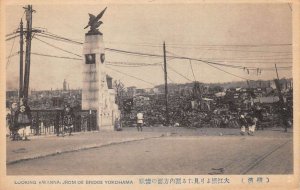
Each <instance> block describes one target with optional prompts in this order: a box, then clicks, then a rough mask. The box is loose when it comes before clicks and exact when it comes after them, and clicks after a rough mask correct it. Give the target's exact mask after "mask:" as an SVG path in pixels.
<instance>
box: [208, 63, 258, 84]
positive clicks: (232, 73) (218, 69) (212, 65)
mask: <svg viewBox="0 0 300 190" xmlns="http://www.w3.org/2000/svg"><path fill="white" fill-rule="evenodd" d="M204 63H206V62H204ZM206 64H207V65H209V66H211V67H213V68H216V69H218V70H220V71H222V72H224V73H227V74H229V75H232V76H235V77H237V78H240V79H244V80H249V81H253V80H252V79H247V78H244V77H241V76H239V75H236V74H233V73H230V72H228V71H225V70H223V69H220V68H219V67H216V66H214V65H211V64H209V63H206Z"/></svg>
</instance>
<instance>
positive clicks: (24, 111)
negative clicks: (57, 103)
mask: <svg viewBox="0 0 300 190" xmlns="http://www.w3.org/2000/svg"><path fill="white" fill-rule="evenodd" d="M16 118H17V127H18V128H19V132H20V133H21V136H22V140H25V141H28V140H29V139H28V136H29V133H30V125H31V124H32V117H31V111H30V108H29V106H28V104H27V100H26V99H25V98H21V99H20V105H19V109H18V110H17V112H16ZM20 129H21V130H20Z"/></svg>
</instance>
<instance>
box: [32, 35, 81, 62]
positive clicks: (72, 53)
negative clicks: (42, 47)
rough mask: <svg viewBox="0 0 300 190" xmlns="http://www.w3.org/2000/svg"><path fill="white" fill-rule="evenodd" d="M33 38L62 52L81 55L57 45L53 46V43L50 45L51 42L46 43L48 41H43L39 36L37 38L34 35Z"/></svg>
mask: <svg viewBox="0 0 300 190" xmlns="http://www.w3.org/2000/svg"><path fill="white" fill-rule="evenodd" d="M34 39H37V40H38V41H40V42H42V43H44V44H47V45H48V46H51V47H53V48H56V49H59V50H61V51H63V52H66V53H70V54H72V55H76V56H78V57H82V56H81V55H78V54H76V53H73V52H70V51H68V50H65V49H62V48H60V47H57V46H55V45H52V44H50V43H48V42H46V41H44V40H41V39H39V38H37V37H35V36H34Z"/></svg>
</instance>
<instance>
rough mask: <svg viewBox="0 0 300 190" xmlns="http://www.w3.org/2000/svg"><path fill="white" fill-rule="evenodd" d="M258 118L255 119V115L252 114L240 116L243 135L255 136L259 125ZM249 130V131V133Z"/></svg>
mask: <svg viewBox="0 0 300 190" xmlns="http://www.w3.org/2000/svg"><path fill="white" fill-rule="evenodd" d="M257 121H258V118H257V117H255V115H254V114H251V113H244V114H241V115H240V118H239V123H240V126H241V132H240V133H241V135H245V134H246V132H247V133H248V135H252V136H253V135H254V132H255V129H256V124H257ZM247 129H248V131H247Z"/></svg>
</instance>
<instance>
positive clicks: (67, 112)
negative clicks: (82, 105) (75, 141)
mask: <svg viewBox="0 0 300 190" xmlns="http://www.w3.org/2000/svg"><path fill="white" fill-rule="evenodd" d="M74 117H75V115H74V113H73V110H72V108H71V107H70V105H69V104H66V105H65V108H64V111H63V123H64V129H63V136H65V132H69V136H71V135H72V131H73V126H74Z"/></svg>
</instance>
